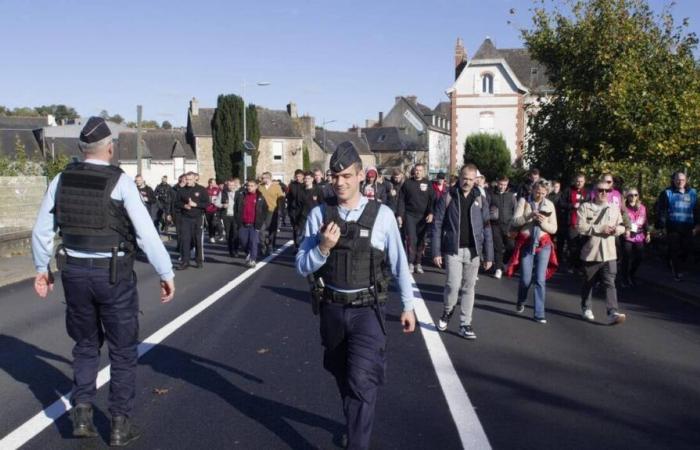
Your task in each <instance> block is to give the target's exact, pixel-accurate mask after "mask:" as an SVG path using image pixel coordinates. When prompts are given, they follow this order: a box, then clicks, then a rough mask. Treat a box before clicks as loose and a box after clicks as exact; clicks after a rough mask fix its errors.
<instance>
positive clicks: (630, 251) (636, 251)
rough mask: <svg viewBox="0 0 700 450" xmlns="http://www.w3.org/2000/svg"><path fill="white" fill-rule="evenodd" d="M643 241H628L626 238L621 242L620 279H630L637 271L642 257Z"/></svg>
mask: <svg viewBox="0 0 700 450" xmlns="http://www.w3.org/2000/svg"><path fill="white" fill-rule="evenodd" d="M644 247H645V244H644V242H630V241H628V240H627V239H624V240H623V243H622V267H621V269H622V274H621V275H622V280H623V281H629V280H632V279H633V278H634V276H635V274H636V273H637V269H638V268H639V265H640V264H641V263H642V259H643V258H644Z"/></svg>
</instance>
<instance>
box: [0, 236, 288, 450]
mask: <svg viewBox="0 0 700 450" xmlns="http://www.w3.org/2000/svg"><path fill="white" fill-rule="evenodd" d="M292 243H293V241H288V242H287V243H286V244H284V245H283V246H282V247H280V248H279V249H278V250H277V251H275V252H274V253H272V254H271V255H270V256H268V257H267V258H265V259H263V260H262V261H260V262H259V263H258V264H257V265H256V266H255V267H254V268H252V269H247V270H246V271H245V272H243V273H242V274H240V275H239V276H237V277H236V278H234V279H233V280H231V281H229V282H228V283H226V284H225V285H224V286H223V287H221V288H220V289H218V290H217V291H216V292H214V293H213V294H211V295H210V296H209V297H207V298H205V299H204V300H202V301H201V302H199V303H197V304H196V305H194V306H193V307H192V308H190V309H188V310H187V311H185V312H184V313H182V314H181V315H180V316H178V317H177V318H175V319H174V320H173V321H172V322H170V323H168V324H167V325H165V326H164V327H163V328H161V329H160V330H158V331H156V332H155V333H153V334H152V335H150V336H149V337H147V338H146V339H145V340H143V341H142V342H141V343H140V344H139V346H138V352H139V358H140V357H141V356H143V355H144V354H146V353H147V352H149V351H150V350H152V349H153V348H154V347H155V346H156V345H158V344H160V343H161V342H163V340H164V339H165V338H167V337H168V336H170V335H171V334H173V333H174V332H175V331H177V329H178V328H180V327H182V326H183V325H185V324H186V323H187V322H189V321H190V320H192V319H193V318H194V317H196V316H197V315H198V314H199V313H201V312H202V311H204V310H205V309H207V308H208V307H210V306H211V305H213V304H214V303H216V302H217V301H218V300H219V299H220V298H221V297H223V296H224V295H226V294H228V293H229V292H230V291H231V290H233V289H234V288H235V287H236V286H238V285H239V284H241V283H243V282H244V281H245V280H247V279H248V278H250V277H251V276H252V275H253V274H254V273H255V272H257V271H258V270H260V269H262V268H263V267H265V265H267V263H269V262H270V261H272V260H273V259H275V258H276V257H278V256H279V255H280V254H281V253H282V252H284V251H285V250H287V248H289V247H290V246H291V245H292ZM108 381H109V366H107V367H105V368H103V369H102V370H100V371H99V373H98V374H97V389H99V388H100V387H102V386H103V385H104V384H106V383H107V382H108ZM69 396H70V393H67V394H65V395H63V396H62V397H61V398H60V399H58V400H56V401H55V402H53V403H52V404H51V405H49V406H48V407H47V408H45V409H44V410H43V411H41V412H39V413H37V414H36V415H35V416H34V417H32V418H31V419H29V420H28V421H26V422H25V423H24V424H22V425H20V426H19V427H18V428H16V429H15V430H14V431H13V432H11V433H10V434H8V435H7V436H5V437H4V438H2V440H0V449H3V450H5V449H17V448H19V447H21V446H22V445H24V444H26V443H27V442H28V441H29V440H30V439H32V438H33V437H34V436H36V435H37V434H39V433H40V432H41V431H42V430H43V429H44V428H46V427H48V426H49V425H51V424H52V423H53V422H54V421H56V419H58V418H59V417H61V416H62V415H63V414H65V413H66V412H68V411H70V410H71V409H72V406H71V404H70V401H69Z"/></svg>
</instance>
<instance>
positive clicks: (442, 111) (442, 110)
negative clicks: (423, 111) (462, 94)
mask: <svg viewBox="0 0 700 450" xmlns="http://www.w3.org/2000/svg"><path fill="white" fill-rule="evenodd" d="M433 111H434V112H435V114H437V115H438V116H443V117H446V118H448V119H449V118H450V114H452V103H450V102H440V103H438V104H437V106H436V107H435V109H434V110H433Z"/></svg>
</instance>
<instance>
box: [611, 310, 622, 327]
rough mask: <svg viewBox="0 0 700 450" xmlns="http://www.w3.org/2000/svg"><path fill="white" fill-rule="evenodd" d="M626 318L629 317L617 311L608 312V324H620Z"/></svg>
mask: <svg viewBox="0 0 700 450" xmlns="http://www.w3.org/2000/svg"><path fill="white" fill-rule="evenodd" d="M625 319H627V316H625V315H624V314H622V313H619V312H617V311H616V312H614V313H612V314H608V325H617V324H620V323H622V322H624V321H625Z"/></svg>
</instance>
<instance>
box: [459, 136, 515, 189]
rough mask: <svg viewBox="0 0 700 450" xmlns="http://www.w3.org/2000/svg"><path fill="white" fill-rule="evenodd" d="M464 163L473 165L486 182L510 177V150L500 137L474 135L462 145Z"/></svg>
mask: <svg viewBox="0 0 700 450" xmlns="http://www.w3.org/2000/svg"><path fill="white" fill-rule="evenodd" d="M464 163H465V164H469V163H473V164H476V166H477V167H478V168H479V171H480V172H481V173H482V174H483V175H484V176H485V177H486V179H487V180H488V181H493V180H495V179H497V178H499V177H501V176H503V175H506V176H510V173H511V164H510V150H508V146H507V145H506V141H505V140H504V139H503V137H502V136H500V135H496V134H490V133H476V134H472V135H470V136H468V137H467V140H466V142H465V143H464Z"/></svg>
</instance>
